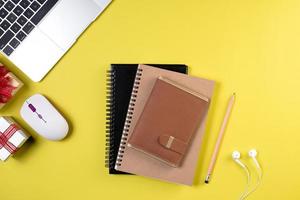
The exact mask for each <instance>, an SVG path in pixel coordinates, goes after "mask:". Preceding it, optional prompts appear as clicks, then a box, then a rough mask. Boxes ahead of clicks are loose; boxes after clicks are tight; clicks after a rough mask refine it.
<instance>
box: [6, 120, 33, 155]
mask: <svg viewBox="0 0 300 200" xmlns="http://www.w3.org/2000/svg"><path fill="white" fill-rule="evenodd" d="M28 138H29V135H27V134H26V133H25V132H24V131H23V130H21V129H20V128H19V125H18V124H16V122H15V121H14V120H13V119H12V118H10V117H0V160H2V161H6V160H7V159H8V158H9V157H10V156H11V155H13V154H15V153H16V152H17V150H18V149H19V148H20V147H21V146H22V145H23V144H24V143H25V142H26V140H27V139H28Z"/></svg>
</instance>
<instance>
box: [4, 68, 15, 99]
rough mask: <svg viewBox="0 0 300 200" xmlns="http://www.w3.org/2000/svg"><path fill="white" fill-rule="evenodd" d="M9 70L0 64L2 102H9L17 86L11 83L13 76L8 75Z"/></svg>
mask: <svg viewBox="0 0 300 200" xmlns="http://www.w3.org/2000/svg"><path fill="white" fill-rule="evenodd" d="M8 72H9V71H8V70H7V69H6V68H5V67H4V66H0V103H7V102H8V101H9V100H10V99H11V97H12V93H13V91H14V90H15V89H16V87H14V86H12V85H11V78H10V77H8V76H6V75H7V73H8Z"/></svg>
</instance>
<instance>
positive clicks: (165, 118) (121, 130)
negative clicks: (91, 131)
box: [106, 64, 214, 185]
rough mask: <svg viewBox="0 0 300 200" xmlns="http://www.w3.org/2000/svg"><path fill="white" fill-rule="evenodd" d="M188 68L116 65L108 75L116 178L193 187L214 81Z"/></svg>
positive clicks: (110, 151) (111, 162)
mask: <svg viewBox="0 0 300 200" xmlns="http://www.w3.org/2000/svg"><path fill="white" fill-rule="evenodd" d="M186 73H187V66H185V65H118V64H117V65H112V66H111V70H110V71H109V72H108V99H107V104H108V108H107V112H108V113H107V120H108V121H107V137H108V138H107V162H106V166H107V167H108V168H109V173H110V174H135V175H140V176H146V177H151V178H156V179H160V180H164V181H168V182H174V183H179V184H185V185H192V184H193V180H194V174H195V169H196V165H197V160H198V156H199V150H200V147H201V140H202V136H203V133H204V130H205V122H206V118H207V111H208V109H209V105H210V99H211V97H212V94H213V89H214V81H211V80H207V79H203V78H198V77H192V76H188V75H186Z"/></svg>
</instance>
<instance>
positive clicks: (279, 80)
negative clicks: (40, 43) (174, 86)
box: [0, 0, 300, 200]
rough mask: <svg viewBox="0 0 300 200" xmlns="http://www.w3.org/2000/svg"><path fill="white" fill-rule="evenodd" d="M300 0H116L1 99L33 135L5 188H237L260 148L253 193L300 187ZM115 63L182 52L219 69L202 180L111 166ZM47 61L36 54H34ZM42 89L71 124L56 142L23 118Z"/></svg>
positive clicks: (14, 197) (93, 191)
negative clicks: (59, 54)
mask: <svg viewBox="0 0 300 200" xmlns="http://www.w3.org/2000/svg"><path fill="white" fill-rule="evenodd" d="M299 20H300V1H298V0H285V1H283V0H251V1H240V0H189V1H182V0H126V1H125V0H114V2H113V3H112V4H111V5H110V6H109V7H108V9H107V10H106V11H105V12H104V13H103V15H101V17H99V18H98V20H97V21H95V23H93V24H92V26H90V27H89V28H88V30H87V31H86V32H85V33H84V34H83V35H82V36H81V37H80V39H79V40H78V42H77V43H76V44H75V45H74V46H73V47H72V48H71V50H70V51H69V52H68V53H67V54H66V55H65V56H64V57H63V58H62V59H61V61H60V62H59V63H58V64H57V66H56V67H55V68H54V69H53V70H52V71H51V72H50V73H49V74H48V76H47V77H46V78H45V79H44V80H43V81H42V82H40V83H34V82H32V81H30V80H29V79H28V78H26V76H25V75H24V74H22V73H21V72H20V71H18V70H17V68H15V67H14V66H13V65H12V64H11V63H10V62H9V61H7V60H6V59H4V58H3V57H2V62H4V63H5V64H6V65H8V67H9V68H10V69H11V70H12V71H13V72H14V73H16V74H17V75H18V76H19V77H20V78H21V79H22V80H23V81H24V82H25V87H24V88H23V89H22V91H20V93H19V94H18V95H17V97H16V98H15V99H14V100H13V101H12V102H11V103H10V104H9V105H7V106H6V107H5V108H4V109H3V110H1V111H0V114H1V115H10V116H13V117H14V118H15V119H16V120H17V121H18V122H19V123H20V124H21V125H23V126H24V127H25V128H26V129H27V130H28V132H30V133H31V134H32V136H33V138H34V140H33V141H32V142H29V143H27V144H26V145H25V147H24V148H23V150H22V151H21V152H19V153H18V155H16V156H15V157H14V158H11V159H10V160H9V161H7V162H6V163H1V164H0V199H1V200H21V199H22V200H24V199H25V200H41V199H43V200H50V199H51V200H52V199H53V200H54V199H55V200H65V199H73V200H77V199H78V200H79V199H123V198H124V199H133V200H135V199H146V200H148V199H149V200H152V199H172V200H185V199H238V196H239V194H240V193H241V192H242V191H243V189H244V186H245V181H246V178H245V175H244V172H243V171H242V169H241V168H240V167H238V165H236V163H234V162H233V161H232V159H231V153H232V151H233V150H235V149H238V150H240V151H241V152H242V157H243V161H244V162H245V163H247V164H248V165H249V166H251V170H252V171H253V172H254V170H255V169H254V168H253V163H252V162H251V160H250V159H249V158H248V156H247V152H248V150H249V149H250V148H257V150H258V151H259V155H258V159H259V161H260V163H261V165H262V167H263V169H264V178H263V184H262V186H261V187H260V188H259V189H258V191H257V192H256V193H254V194H253V195H252V196H250V197H249V199H259V200H266V199H272V200H273V199H278V200H282V199H289V200H290V199H300V192H299V186H300V183H299V179H300V172H299V165H300V158H299V154H298V153H299V150H300V145H299V144H300V122H299V119H300V112H299V111H300V104H299V103H300V93H299V88H300V73H299V71H300V28H299ZM110 63H185V64H187V65H188V66H189V67H190V68H189V69H190V74H192V75H195V76H201V77H206V78H209V79H214V80H216V81H217V87H216V93H215V97H214V100H213V102H212V109H211V112H210V115H209V121H208V124H207V131H206V135H205V138H204V143H203V148H202V151H201V154H200V156H199V157H200V161H199V165H198V167H197V173H196V175H197V177H196V179H195V185H194V186H193V187H188V186H180V185H175V184H170V183H164V182H161V181H157V180H152V179H148V178H144V177H139V176H112V175H108V173H107V169H106V168H104V154H105V151H104V148H105V136H104V130H105V70H106V69H107V68H108V67H109V65H110ZM34 67H38V66H34ZM232 92H236V93H237V100H236V104H235V107H234V110H233V113H232V116H231V119H230V123H229V126H228V127H227V131H226V136H225V139H224V141H223V145H222V149H221V152H220V154H219V158H218V162H217V166H216V168H215V173H214V176H213V179H212V181H211V183H210V184H209V185H204V184H203V180H204V178H205V175H206V170H207V167H208V163H209V160H210V155H211V153H212V149H213V145H214V143H215V140H216V136H217V132H218V129H219V126H220V123H221V121H222V118H223V115H224V113H225V108H226V104H227V100H228V98H229V96H230V95H231V94H232ZM35 93H42V94H44V95H46V96H47V97H48V98H49V99H50V100H51V101H52V102H53V104H55V105H56V106H57V107H58V108H59V110H60V111H61V112H62V113H63V114H64V116H65V117H66V118H67V119H68V121H69V122H70V124H71V126H72V130H71V133H70V134H69V137H68V138H67V139H65V140H63V141H61V142H51V141H47V140H45V139H43V138H41V137H39V136H38V135H37V134H36V133H34V132H33V131H32V130H31V129H30V128H29V126H28V125H26V124H25V122H24V121H23V120H22V119H21V117H20V115H19V109H20V107H21V105H22V103H23V102H24V100H25V99H26V98H27V97H29V96H30V95H33V94H35Z"/></svg>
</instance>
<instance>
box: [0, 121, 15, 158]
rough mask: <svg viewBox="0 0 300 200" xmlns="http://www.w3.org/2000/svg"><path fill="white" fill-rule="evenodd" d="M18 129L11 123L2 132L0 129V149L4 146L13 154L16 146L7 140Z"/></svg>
mask: <svg viewBox="0 0 300 200" xmlns="http://www.w3.org/2000/svg"><path fill="white" fill-rule="evenodd" d="M18 130H19V128H18V127H17V126H16V125H15V124H12V125H10V126H9V127H8V128H7V129H6V130H5V131H4V133H2V132H1V131H0V149H1V148H2V147H4V148H5V149H7V151H8V152H9V153H11V154H14V153H15V152H16V151H17V150H18V148H17V147H16V146H15V145H13V144H12V143H11V142H10V141H9V139H10V138H11V137H12V136H13V135H14V134H15V133H16V132H17V131H18Z"/></svg>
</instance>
